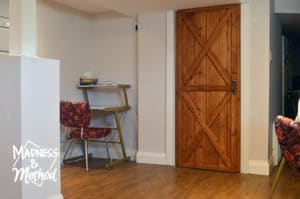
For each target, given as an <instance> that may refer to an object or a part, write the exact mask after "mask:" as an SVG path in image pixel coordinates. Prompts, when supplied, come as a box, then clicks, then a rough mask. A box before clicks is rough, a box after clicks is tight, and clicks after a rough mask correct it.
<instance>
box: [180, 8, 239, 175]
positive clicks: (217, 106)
mask: <svg viewBox="0 0 300 199" xmlns="http://www.w3.org/2000/svg"><path fill="white" fill-rule="evenodd" d="M176 20H177V22H176V23H177V25H176V26H177V36H176V37H177V66H176V161H177V165H178V166H182V167H192V168H201V169H210V170H220V171H228V172H239V170H240V6H239V5H230V6H218V7H207V8H199V9H189V10H180V11H178V12H177V19H176Z"/></svg>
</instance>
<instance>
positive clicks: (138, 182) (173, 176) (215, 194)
mask: <svg viewBox="0 0 300 199" xmlns="http://www.w3.org/2000/svg"><path fill="white" fill-rule="evenodd" d="M91 163H92V164H91V167H92V169H91V171H90V172H89V173H87V172H86V171H85V169H84V165H83V163H78V164H75V165H65V166H64V167H63V169H62V193H63V195H64V199H100V198H101V199H110V198H111V199H115V198H116V199H119V198H120V199H126V198H128V199H135V198H139V199H140V198H142V199H143V198H145V199H160V198H161V199H164V198H171V199H173V198H174V199H187V198H189V199H194V198H195V199H213V198H216V199H219V198H220V199H223V198H224V199H225V198H230V199H265V198H269V192H270V189H271V183H272V182H273V178H274V175H275V171H274V172H273V173H272V175H271V176H270V177H269V176H259V175H250V174H231V173H223V172H212V171H205V170H197V169H187V168H176V167H171V166H157V165H146V164H136V163H133V162H130V163H125V164H122V165H120V166H118V167H115V168H113V169H111V170H108V171H107V170H105V169H104V167H103V166H102V165H101V164H100V162H99V161H95V160H92V161H91ZM279 198H282V199H300V179H296V178H294V177H292V176H291V174H290V170H289V168H288V167H287V165H286V167H285V168H284V171H283V174H282V175H281V177H280V180H279V184H278V187H277V189H276V191H275V194H274V196H273V199H279Z"/></svg>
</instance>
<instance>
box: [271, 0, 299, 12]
mask: <svg viewBox="0 0 300 199" xmlns="http://www.w3.org/2000/svg"><path fill="white" fill-rule="evenodd" d="M275 12H276V13H299V12H300V1H299V0H275Z"/></svg>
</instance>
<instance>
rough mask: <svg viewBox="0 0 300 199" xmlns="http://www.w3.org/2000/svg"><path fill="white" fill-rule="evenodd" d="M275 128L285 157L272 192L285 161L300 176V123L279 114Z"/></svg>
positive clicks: (273, 188)
mask: <svg viewBox="0 0 300 199" xmlns="http://www.w3.org/2000/svg"><path fill="white" fill-rule="evenodd" d="M275 129H276V135H277V138H278V143H279V145H280V148H281V150H282V153H283V158H282V160H281V163H280V166H279V169H278V171H277V173H276V176H275V180H274V183H273V186H272V194H273V192H274V191H275V188H276V186H277V183H278V178H279V175H280V173H281V171H282V168H283V166H284V163H285V161H287V162H288V164H289V166H290V167H291V169H292V171H293V173H294V174H295V175H296V176H298V177H300V123H297V122H294V120H292V119H290V118H287V117H284V116H277V117H276V119H275Z"/></svg>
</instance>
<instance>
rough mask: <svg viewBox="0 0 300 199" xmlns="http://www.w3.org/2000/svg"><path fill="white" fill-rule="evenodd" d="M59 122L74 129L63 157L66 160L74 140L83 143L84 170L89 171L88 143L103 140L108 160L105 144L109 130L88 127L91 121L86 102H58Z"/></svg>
mask: <svg viewBox="0 0 300 199" xmlns="http://www.w3.org/2000/svg"><path fill="white" fill-rule="evenodd" d="M60 121H61V124H63V125H64V126H66V127H72V128H74V129H73V130H72V131H71V133H70V137H69V138H70V143H69V145H68V147H67V150H66V153H65V155H64V158H63V159H64V160H65V159H66V157H67V155H68V153H69V150H70V148H71V145H72V144H73V141H74V140H75V139H80V140H82V141H84V154H85V164H86V170H87V171H89V166H88V141H92V140H95V139H99V138H105V143H106V152H107V156H108V158H109V151H108V146H107V142H106V137H107V136H108V135H110V134H111V129H110V128H92V127H89V125H90V121H91V110H90V106H89V104H88V103H87V102H68V101H61V102H60Z"/></svg>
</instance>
